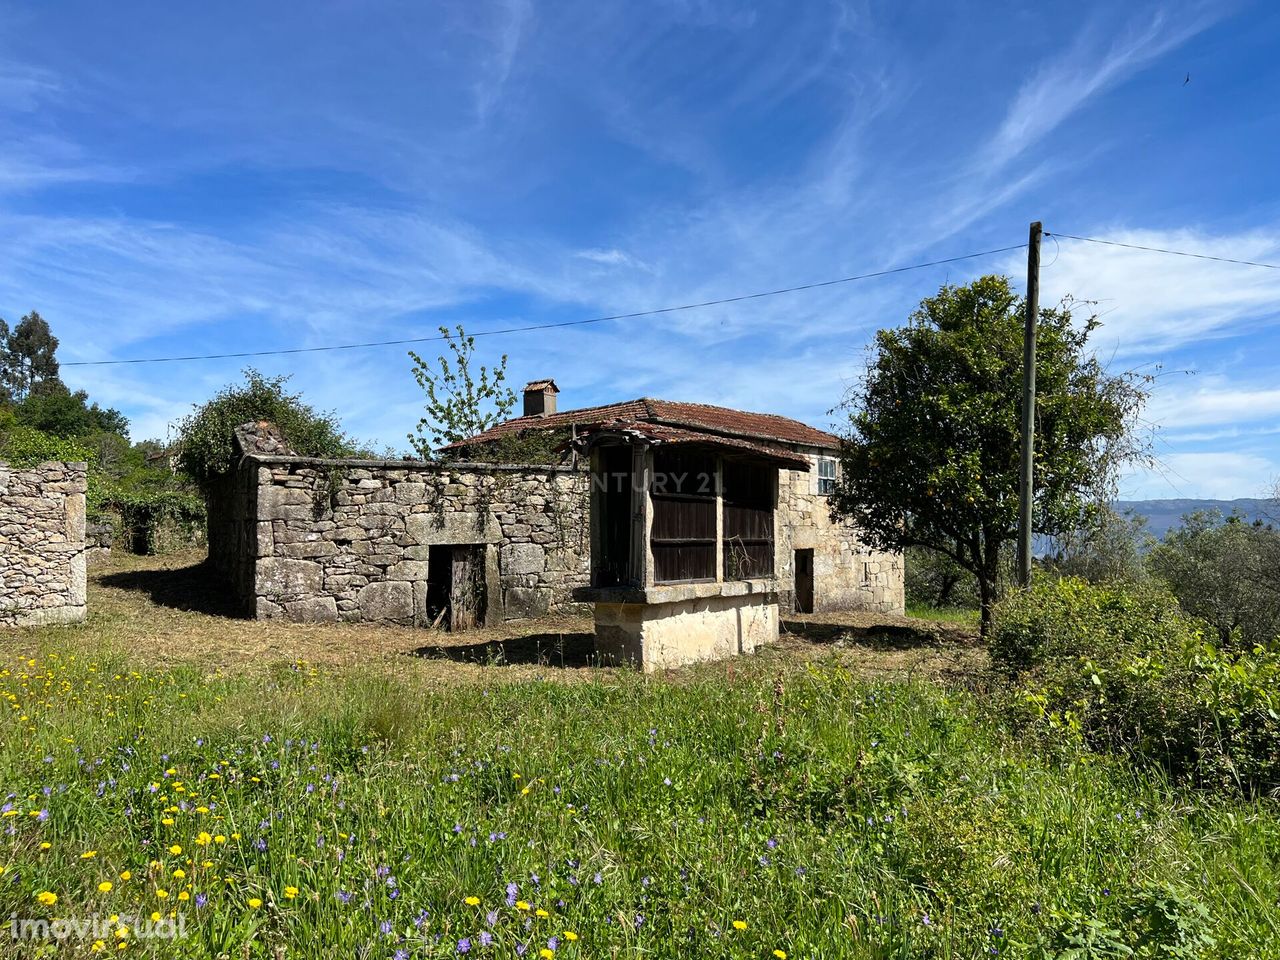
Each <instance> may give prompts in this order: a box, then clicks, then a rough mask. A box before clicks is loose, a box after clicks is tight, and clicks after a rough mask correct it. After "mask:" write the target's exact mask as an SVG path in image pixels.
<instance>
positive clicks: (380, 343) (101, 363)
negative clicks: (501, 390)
mask: <svg viewBox="0 0 1280 960" xmlns="http://www.w3.org/2000/svg"><path fill="white" fill-rule="evenodd" d="M1025 246H1026V244H1025V243H1015V244H1013V245H1012V246H1009V247H1000V248H998V249H996V250H983V251H981V252H979V253H966V254H964V255H963V256H959V257H946V258H944V259H942V260H930V261H928V262H927V263H912V264H908V265H906V266H902V267H890V268H889V269H887V270H876V271H873V272H871V273H860V274H857V275H855V276H852V277H840V278H839V279H836V280H820V281H818V282H816V283H802V284H799V285H797V286H794V287H782V288H781V289H778V290H764V291H761V292H759V293H744V294H741V295H739V296H736V297H723V298H721V299H719V300H703V301H701V302H700V303H684V304H680V305H679V306H674V307H657V308H655V309H653V310H637V311H635V312H634V313H615V314H612V315H610V316H606V317H589V318H587V319H585V320H562V321H560V322H558V323H534V324H529V325H527V326H522V327H504V328H502V329H499V330H480V331H478V332H476V333H471V334H468V336H472V337H496V336H499V335H501V334H508V333H528V332H530V331H533V330H554V329H558V328H560V327H580V326H585V325H586V324H589V323H605V322H606V321H609V320H634V319H636V318H637V317H654V316H658V315H660V314H664V313H679V312H681V311H683V310H698V309H701V308H703V307H718V306H721V305H723V304H726V303H741V302H743V301H744V300H759V299H761V298H763V297H776V296H779V295H781V294H784V293H799V292H801V291H803V290H817V289H819V288H820V287H833V286H836V285H837V284H841V283H852V282H853V281H855V280H870V279H873V278H875V277H887V276H889V275H890V274H894V273H905V272H907V271H908V270H922V269H924V268H925V267H937V266H941V265H942V264H946V263H957V262H959V261H961V260H973V259H976V258H978V257H990V256H994V255H995V254H997V253H1008V252H1009V251H1010V250H1021V249H1022V248H1023V247H1025ZM443 339H444V337H443V336H434V337H410V338H407V339H403V340H373V341H368V342H365V343H339V344H330V345H328V346H323V347H291V348H287V349H282V350H246V351H243V352H240V353H207V354H196V355H191V356H183V357H135V358H133V359H129V360H72V361H66V362H64V363H63V364H62V366H64V367H105V366H115V365H119V364H126V363H179V362H183V361H187V360H231V359H241V358H245V357H276V356H283V355H285V354H292V353H321V352H324V351H329V350H360V349H364V348H366V347H398V346H405V345H408V344H412V343H433V342H436V341H440V340H443Z"/></svg>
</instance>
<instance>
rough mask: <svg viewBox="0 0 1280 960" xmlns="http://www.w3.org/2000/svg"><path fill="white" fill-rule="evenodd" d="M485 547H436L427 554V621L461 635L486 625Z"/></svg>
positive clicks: (468, 545) (463, 545) (464, 545)
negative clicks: (463, 632) (461, 632)
mask: <svg viewBox="0 0 1280 960" xmlns="http://www.w3.org/2000/svg"><path fill="white" fill-rule="evenodd" d="M484 549H485V548H484V544H479V543H476V544H471V543H468V544H461V545H441V546H433V547H431V548H430V549H429V551H428V554H427V620H428V622H429V623H430V624H431V625H432V626H433V627H438V626H443V627H444V628H445V629H446V630H450V631H453V632H460V631H463V630H471V629H474V628H475V627H482V626H484V609H485V586H484Z"/></svg>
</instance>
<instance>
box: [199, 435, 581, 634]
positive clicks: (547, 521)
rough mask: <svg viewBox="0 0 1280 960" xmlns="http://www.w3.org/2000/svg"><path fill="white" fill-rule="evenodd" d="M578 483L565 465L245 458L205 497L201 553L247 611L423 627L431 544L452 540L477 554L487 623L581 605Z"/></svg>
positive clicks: (262, 615) (261, 615) (426, 619)
mask: <svg viewBox="0 0 1280 960" xmlns="http://www.w3.org/2000/svg"><path fill="white" fill-rule="evenodd" d="M589 482H590V481H589V478H588V476H587V474H586V473H585V472H584V471H580V470H572V469H569V468H567V467H537V466H515V467H509V466H493V465H488V466H486V465H481V464H459V465H454V466H441V465H436V464H428V463H422V462H418V461H373V460H319V459H313V458H306V457H297V456H291V455H284V456H280V455H249V456H246V457H245V458H244V460H243V462H242V464H241V466H240V468H239V469H238V470H237V472H236V474H235V475H233V477H230V478H226V485H225V486H224V487H223V488H222V489H221V490H219V491H218V494H217V497H216V502H215V497H211V498H210V513H209V516H210V545H211V556H212V555H214V554H215V552H216V556H217V559H216V560H215V565H216V566H217V567H218V568H219V569H220V570H222V571H223V572H224V573H226V574H227V575H228V576H229V577H230V578H231V580H232V582H233V583H234V584H236V590H237V594H238V595H239V596H240V597H241V599H242V601H243V602H244V604H245V606H246V608H247V610H248V611H249V612H251V613H252V614H253V615H254V616H257V617H259V618H284V619H289V620H302V621H336V620H357V621H358V620H371V621H383V622H392V623H403V624H415V625H426V624H427V623H428V622H429V617H428V613H427V590H428V576H429V572H430V571H429V561H430V559H431V555H432V547H451V546H474V547H475V548H476V549H477V551H478V552H479V554H480V555H482V556H483V563H484V584H485V597H486V606H485V611H484V619H485V621H486V622H488V623H495V622H500V621H502V620H513V619H522V618H526V617H535V616H540V615H543V614H546V613H548V612H556V611H565V610H568V609H577V610H580V609H581V608H580V607H579V606H578V605H577V604H575V603H574V601H573V599H572V597H571V595H570V594H571V592H572V590H573V589H574V588H575V587H579V586H584V585H585V584H586V583H587V582H588V579H589V576H590V570H589V564H588V555H587V554H588V549H589V546H588V545H589V531H588V526H587V524H588V515H587V505H588V502H589V500H588V485H589ZM228 508H230V509H228ZM215 518H216V519H215ZM215 531H217V532H215Z"/></svg>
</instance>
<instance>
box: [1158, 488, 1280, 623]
mask: <svg viewBox="0 0 1280 960" xmlns="http://www.w3.org/2000/svg"><path fill="white" fill-rule="evenodd" d="M1147 566H1148V567H1149V569H1150V570H1151V572H1152V573H1153V574H1154V575H1155V576H1157V577H1159V578H1160V579H1161V580H1163V581H1164V582H1165V583H1167V584H1168V585H1169V589H1170V590H1172V591H1173V594H1174V596H1176V597H1177V598H1178V602H1179V603H1181V604H1182V608H1183V609H1184V610H1186V611H1187V612H1188V613H1190V614H1192V615H1193V616H1197V617H1202V618H1203V619H1205V620H1206V621H1208V623H1209V624H1211V625H1212V626H1213V628H1214V629H1215V630H1216V631H1217V633H1218V643H1219V644H1220V645H1222V646H1244V647H1252V646H1254V645H1256V644H1260V643H1269V642H1271V641H1272V640H1275V639H1276V638H1277V637H1278V636H1280V530H1276V529H1275V528H1274V527H1272V526H1270V525H1268V524H1263V523H1250V522H1249V521H1248V520H1246V519H1245V518H1244V517H1243V516H1242V515H1240V514H1238V513H1233V514H1231V515H1230V516H1228V517H1225V518H1224V517H1223V516H1222V514H1221V513H1220V512H1218V511H1216V510H1208V511H1203V512H1199V513H1193V514H1190V515H1188V516H1186V517H1184V518H1183V520H1182V525H1181V526H1180V527H1177V528H1175V529H1173V530H1170V531H1169V532H1168V533H1166V534H1165V537H1164V540H1163V541H1162V542H1161V543H1160V544H1159V545H1158V546H1156V547H1155V548H1154V549H1153V550H1152V551H1151V554H1150V556H1149V557H1148V558H1147Z"/></svg>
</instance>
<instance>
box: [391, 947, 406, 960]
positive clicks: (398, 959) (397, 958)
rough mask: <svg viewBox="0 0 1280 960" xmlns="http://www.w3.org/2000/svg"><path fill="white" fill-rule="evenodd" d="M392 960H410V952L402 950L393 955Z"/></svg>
mask: <svg viewBox="0 0 1280 960" xmlns="http://www.w3.org/2000/svg"><path fill="white" fill-rule="evenodd" d="M391 960H409V951H408V950H405V949H404V948H401V949H399V950H397V951H396V952H395V953H393V954H392V955H391Z"/></svg>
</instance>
